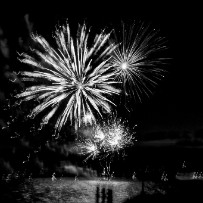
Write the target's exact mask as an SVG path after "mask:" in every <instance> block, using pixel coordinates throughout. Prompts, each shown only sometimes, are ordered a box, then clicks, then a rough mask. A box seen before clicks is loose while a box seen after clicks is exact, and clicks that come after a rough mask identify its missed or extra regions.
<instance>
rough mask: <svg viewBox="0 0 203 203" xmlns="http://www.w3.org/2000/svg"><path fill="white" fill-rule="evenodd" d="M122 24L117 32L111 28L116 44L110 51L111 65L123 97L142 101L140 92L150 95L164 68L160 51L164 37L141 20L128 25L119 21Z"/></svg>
mask: <svg viewBox="0 0 203 203" xmlns="http://www.w3.org/2000/svg"><path fill="white" fill-rule="evenodd" d="M121 27H122V28H121V29H122V30H121V31H120V30H119V32H117V30H114V39H113V40H114V41H115V42H116V43H117V44H119V45H118V46H117V48H116V49H115V50H114V52H112V58H111V61H110V65H111V66H112V67H113V68H114V70H115V71H116V74H115V77H116V79H117V80H118V81H120V85H121V86H122V89H123V95H124V96H125V99H126V100H128V97H130V98H133V99H135V100H139V101H141V99H142V95H143V94H146V95H147V96H148V95H150V94H151V93H152V87H154V86H156V85H157V84H158V83H157V82H158V80H160V79H161V78H162V77H163V76H164V73H165V72H166V71H165V70H164V69H163V67H162V66H163V64H164V61H165V60H166V58H164V57H162V56H161V55H162V54H160V52H159V51H163V50H165V49H166V48H167V46H166V40H165V38H164V37H160V36H159V31H158V30H156V29H151V28H150V26H149V25H145V24H144V23H138V24H136V23H134V24H132V26H130V27H128V28H126V27H127V26H126V25H125V24H124V23H122V26H121ZM160 65H162V66H160Z"/></svg>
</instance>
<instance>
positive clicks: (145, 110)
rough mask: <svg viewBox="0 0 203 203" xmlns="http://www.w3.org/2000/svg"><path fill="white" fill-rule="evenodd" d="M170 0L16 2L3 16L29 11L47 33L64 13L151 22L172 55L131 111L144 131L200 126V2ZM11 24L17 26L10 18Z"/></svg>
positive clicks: (97, 20)
mask: <svg viewBox="0 0 203 203" xmlns="http://www.w3.org/2000/svg"><path fill="white" fill-rule="evenodd" d="M66 2H68V1H66ZM170 2H171V1H169V2H166V1H162V3H161V4H160V3H156V4H152V3H150V4H148V3H147V2H143V3H138V2H137V1H131V2H124V1H122V2H120V3H119V2H118V1H117V2H116V3H115V2H114V3H111V4H110V3H109V2H105V1H95V2H94V3H88V4H87V3H86V2H84V1H83V3H82V4H81V3H80V2H76V1H75V2H74V3H73V2H71V3H70V4H68V3H66V4H65V3H64V4H63V3H60V4H59V3H58V4H57V3H56V2H55V3H53V5H51V4H50V5H46V6H44V5H43V6H42V5H38V6H36V4H33V6H32V5H31V4H30V5H29V6H28V5H27V6H22V7H21V8H20V6H19V8H20V9H16V11H15V12H11V11H10V13H9V12H8V13H6V14H5V15H6V16H8V21H9V22H13V23H14V18H15V17H16V16H21V15H23V14H25V13H29V14H30V17H31V19H32V21H33V22H34V23H35V26H36V29H37V30H38V32H39V33H40V32H41V33H45V34H46V35H48V33H49V32H52V31H54V26H55V24H56V23H57V21H58V20H63V19H66V18H69V20H70V22H77V21H78V22H83V20H84V19H86V20H87V22H88V23H89V24H90V25H93V26H100V27H101V28H102V27H103V26H106V25H110V24H111V23H112V24H114V23H120V20H124V21H125V20H127V21H129V20H136V19H141V20H146V21H147V22H151V24H152V25H153V24H154V25H155V26H157V27H159V28H160V30H161V33H162V34H163V35H164V36H166V38H167V39H168V46H169V54H170V55H169V57H171V58H172V59H173V60H172V61H171V64H170V65H169V67H168V75H167V77H166V78H165V79H164V80H163V81H162V82H161V83H160V85H159V86H158V88H157V89H156V92H155V94H154V95H153V96H151V97H150V98H149V99H147V98H146V99H144V100H143V103H142V104H139V105H138V108H137V111H136V112H133V114H134V113H135V114H137V115H138V117H139V119H140V121H142V122H141V125H142V127H143V128H144V129H146V130H154V129H168V128H170V129H180V128H192V129H194V128H196V127H198V128H199V127H201V126H203V106H202V104H203V97H202V94H203V91H202V88H203V79H202V76H203V74H202V73H203V71H202V68H203V67H202V63H201V62H200V60H201V57H202V56H201V53H202V35H201V32H202V31H201V27H202V21H201V11H200V9H199V8H201V7H200V5H196V4H194V3H193V4H191V3H190V4H189V3H188V4H186V3H184V5H183V4H182V5H181V4H179V5H177V4H175V3H170ZM5 15H4V16H5ZM12 26H13V28H14V27H15V28H16V29H17V27H18V25H16V24H15V23H14V24H13V25H12ZM132 119H133V116H132Z"/></svg>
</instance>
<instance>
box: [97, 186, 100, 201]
mask: <svg viewBox="0 0 203 203" xmlns="http://www.w3.org/2000/svg"><path fill="white" fill-rule="evenodd" d="M99 198H100V195H99V187H98V186H97V189H96V203H99Z"/></svg>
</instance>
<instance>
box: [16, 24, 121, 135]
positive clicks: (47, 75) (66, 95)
mask: <svg viewBox="0 0 203 203" xmlns="http://www.w3.org/2000/svg"><path fill="white" fill-rule="evenodd" d="M89 33H90V29H89V30H87V28H86V25H85V23H84V24H83V25H79V26H78V30H77V35H76V38H73V37H72V36H71V33H70V28H69V24H68V23H67V25H66V26H61V27H60V28H59V29H56V32H55V36H54V38H55V40H56V44H57V49H56V50H55V49H54V48H52V46H50V45H49V43H48V42H47V41H46V40H45V39H44V38H43V37H42V36H39V35H34V34H32V39H33V40H34V42H35V43H36V44H37V45H38V46H39V47H40V49H31V51H32V54H31V55H29V54H26V53H23V54H21V56H22V57H23V58H22V59H20V61H21V62H23V63H25V64H28V65H31V66H33V67H34V70H30V71H22V72H21V76H22V80H23V81H30V82H32V83H33V85H32V86H30V87H27V88H26V89H25V91H24V92H22V93H19V94H17V95H16V98H19V99H21V101H29V100H37V101H38V102H39V104H38V105H37V106H36V107H35V108H34V109H33V110H32V112H31V114H30V116H31V117H35V116H36V115H37V114H39V113H40V112H42V111H44V110H45V109H48V111H49V112H48V113H47V114H46V115H45V116H44V117H43V119H42V126H43V125H44V124H46V123H48V122H49V120H50V119H51V118H53V116H54V115H55V114H56V113H57V112H58V111H59V107H60V108H61V107H62V108H63V110H62V111H60V113H59V116H58V118H57V121H56V123H55V134H57V133H58V132H60V130H61V129H62V127H63V126H64V125H65V124H66V122H67V121H68V120H70V121H71V124H73V123H74V124H75V128H76V129H77V128H78V127H79V126H80V125H81V123H82V120H83V117H84V116H85V115H87V114H88V115H91V119H92V120H91V122H95V121H96V118H95V112H96V113H97V114H99V115H100V116H102V111H105V112H110V111H111V105H112V104H113V105H115V104H114V103H113V102H112V101H111V100H110V99H109V98H108V96H110V95H111V96H112V95H114V94H119V90H118V89H116V88H115V87H114V84H115V83H116V82H115V81H114V78H113V76H114V74H113V73H112V72H111V71H109V69H110V67H109V66H108V65H107V64H108V63H107V62H108V60H109V58H110V57H111V55H110V54H111V52H112V51H113V50H114V49H115V45H114V44H110V45H109V43H107V42H108V39H109V36H110V33H108V34H105V33H104V30H103V31H102V32H101V33H100V34H98V35H96V36H95V38H94V42H93V44H90V42H89ZM34 82H35V83H36V82H37V85H36V84H35V83H34ZM39 83H40V84H39ZM50 109H51V110H50Z"/></svg>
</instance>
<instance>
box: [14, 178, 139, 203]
mask: <svg viewBox="0 0 203 203" xmlns="http://www.w3.org/2000/svg"><path fill="white" fill-rule="evenodd" d="M97 188H98V190H99V195H100V199H99V203H100V202H102V201H101V199H102V198H101V196H102V192H101V191H102V188H105V191H106V192H108V191H110V192H112V195H111V196H112V201H111V202H115V203H121V202H124V201H125V200H126V199H128V198H130V197H133V196H136V195H137V194H139V193H140V190H141V183H140V182H136V181H127V180H126V181H124V180H111V181H103V180H102V181H100V180H75V179H74V178H62V179H56V180H55V181H52V180H51V178H36V179H33V180H32V181H27V182H24V183H21V184H20V186H19V187H18V188H17V189H16V191H14V193H15V194H18V195H16V202H38V203H40V202H47V203H48V202H49V203H50V202H53V203H55V202H57V203H58V202H61V203H62V202H68V203H95V202H96V199H97V198H96V193H97V192H96V191H97ZM106 202H107V200H106Z"/></svg>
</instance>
